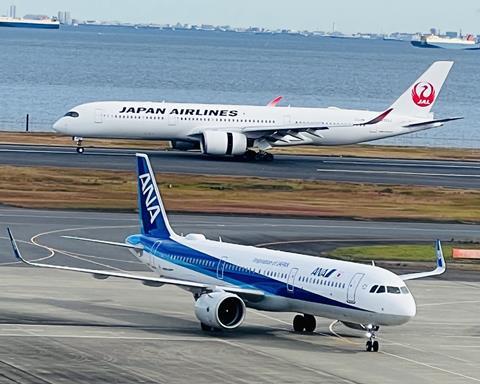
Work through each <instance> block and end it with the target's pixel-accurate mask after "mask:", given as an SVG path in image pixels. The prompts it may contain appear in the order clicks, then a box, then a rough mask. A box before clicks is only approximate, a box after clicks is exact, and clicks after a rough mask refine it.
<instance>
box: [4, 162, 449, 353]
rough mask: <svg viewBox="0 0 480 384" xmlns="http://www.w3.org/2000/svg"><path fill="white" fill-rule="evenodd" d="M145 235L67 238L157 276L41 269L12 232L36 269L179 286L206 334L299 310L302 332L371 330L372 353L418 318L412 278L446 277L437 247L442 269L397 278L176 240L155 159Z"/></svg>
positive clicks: (145, 203)
mask: <svg viewBox="0 0 480 384" xmlns="http://www.w3.org/2000/svg"><path fill="white" fill-rule="evenodd" d="M137 170H138V202H139V216H140V224H141V233H139V234H135V235H131V236H129V237H127V238H126V240H125V242H124V243H117V242H111V241H105V240H98V239H86V238H81V237H71V236H64V237H68V238H70V239H76V240H80V241H88V242H93V243H97V244H107V245H112V246H118V247H123V248H128V249H130V250H131V251H132V253H133V254H134V255H135V256H137V257H138V258H139V260H140V261H142V262H143V263H144V264H146V265H147V266H148V267H149V268H150V269H151V270H152V271H154V272H155V274H156V276H155V277H152V276H138V275H134V274H129V273H123V272H116V271H113V272H110V271H107V270H93V269H84V268H73V267H67V266H59V265H50V264H39V263H36V262H29V261H27V260H25V259H24V258H23V257H22V255H21V254H20V251H19V249H18V247H17V244H16V242H15V240H14V238H13V235H12V233H11V231H10V229H8V234H9V237H10V240H11V242H12V247H13V250H14V253H15V256H16V257H17V259H19V260H20V261H22V262H24V263H26V264H29V265H31V266H35V267H43V268H53V269H59V270H64V271H75V272H83V273H88V274H92V275H93V276H94V277H96V278H98V279H106V278H108V277H117V278H125V279H131V280H138V281H141V282H142V283H143V284H145V285H147V286H153V287H159V286H161V285H164V284H171V285H176V286H178V287H180V288H183V289H186V290H187V291H190V292H191V293H192V294H193V297H194V300H195V303H194V308H195V315H196V317H197V318H198V320H199V321H200V324H201V328H202V329H203V330H205V331H210V330H214V329H222V330H233V329H235V328H237V327H239V326H240V325H241V324H242V322H243V320H244V319H245V314H246V308H247V307H249V308H255V309H258V310H263V311H273V312H293V313H298V314H297V315H296V316H295V317H294V319H293V328H294V330H295V331H297V332H304V331H306V332H313V331H314V330H315V327H316V320H315V316H321V317H326V318H330V319H335V320H339V321H341V322H343V323H344V324H346V325H347V326H350V327H354V328H358V329H363V330H365V332H366V333H367V337H368V341H367V343H366V349H367V351H375V352H376V351H378V349H379V344H378V341H377V340H375V336H376V332H377V331H378V329H379V327H380V326H390V325H400V324H404V323H406V322H407V321H409V320H410V319H411V318H412V317H414V316H415V313H416V305H415V301H414V298H413V296H412V294H411V293H410V291H409V290H408V288H407V286H406V285H405V281H406V280H412V279H418V278H423V277H427V276H434V275H440V274H442V273H443V272H444V271H445V268H446V266H445V260H444V258H443V255H442V249H441V245H440V242H438V241H437V243H436V252H437V267H436V269H435V270H433V271H430V272H419V273H411V274H407V275H400V276H397V275H395V274H394V273H392V272H389V271H388V270H385V269H382V268H379V267H376V266H374V265H365V264H357V263H352V262H346V261H340V260H332V259H328V258H321V257H314V256H307V255H302V254H296V253H288V252H281V251H275V250H269V249H264V248H257V247H252V246H243V245H237V244H230V243H226V242H221V241H213V240H207V239H206V238H205V236H204V235H201V234H189V235H187V236H185V237H184V236H180V235H177V234H176V233H175V232H174V231H173V230H172V228H171V226H170V224H169V222H168V219H167V215H166V213H165V209H164V205H163V203H162V200H161V197H160V193H159V191H158V187H157V183H156V181H155V176H154V173H153V171H152V168H151V165H150V162H149V159H148V157H147V156H146V155H144V154H137Z"/></svg>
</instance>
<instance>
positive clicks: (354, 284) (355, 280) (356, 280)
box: [347, 273, 365, 304]
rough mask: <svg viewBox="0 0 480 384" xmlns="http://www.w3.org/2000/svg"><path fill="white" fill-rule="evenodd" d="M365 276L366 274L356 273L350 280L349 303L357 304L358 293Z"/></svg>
mask: <svg viewBox="0 0 480 384" xmlns="http://www.w3.org/2000/svg"><path fill="white" fill-rule="evenodd" d="M363 276H365V274H364V273H356V274H355V275H353V277H352V279H351V280H350V283H349V284H348V289H347V303H350V304H355V295H356V293H357V289H358V286H359V285H360V281H361V280H362V279H363Z"/></svg>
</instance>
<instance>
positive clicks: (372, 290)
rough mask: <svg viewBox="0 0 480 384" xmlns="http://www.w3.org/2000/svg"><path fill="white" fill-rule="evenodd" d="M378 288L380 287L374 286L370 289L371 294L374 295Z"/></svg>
mask: <svg viewBox="0 0 480 384" xmlns="http://www.w3.org/2000/svg"><path fill="white" fill-rule="evenodd" d="M377 288H378V285H374V286H373V287H372V288H370V293H374V292H375V291H376V290H377Z"/></svg>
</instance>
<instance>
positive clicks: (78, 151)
mask: <svg viewBox="0 0 480 384" xmlns="http://www.w3.org/2000/svg"><path fill="white" fill-rule="evenodd" d="M83 152H85V148H83V147H77V153H80V154H82V153H83Z"/></svg>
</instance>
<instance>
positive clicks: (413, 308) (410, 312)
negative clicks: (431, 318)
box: [403, 295, 417, 317]
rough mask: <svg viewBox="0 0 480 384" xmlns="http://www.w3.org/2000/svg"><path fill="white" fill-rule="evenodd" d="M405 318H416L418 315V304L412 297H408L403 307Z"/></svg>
mask: <svg viewBox="0 0 480 384" xmlns="http://www.w3.org/2000/svg"><path fill="white" fill-rule="evenodd" d="M403 311H404V313H405V316H408V317H414V316H415V315H416V314H417V304H416V303H415V299H414V298H413V296H412V295H408V297H406V300H405V305H404V307H403Z"/></svg>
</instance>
